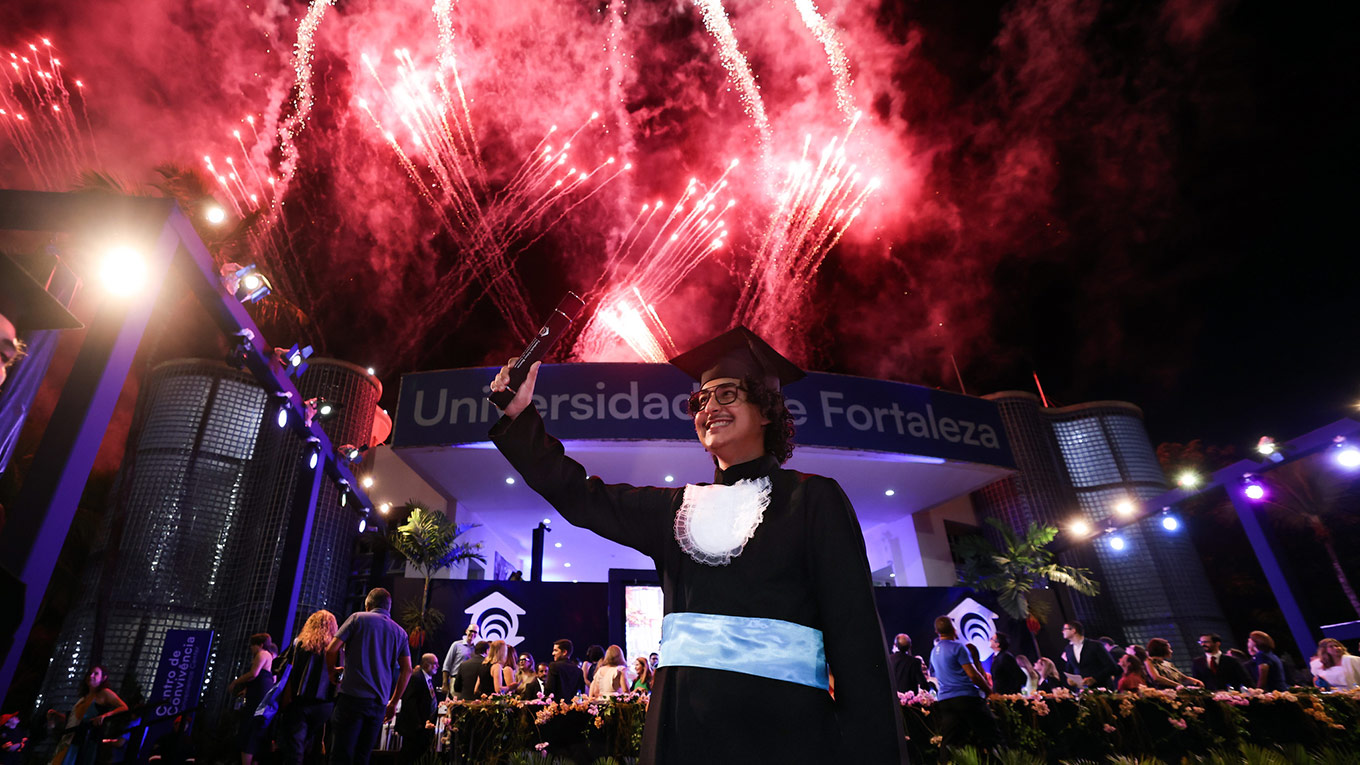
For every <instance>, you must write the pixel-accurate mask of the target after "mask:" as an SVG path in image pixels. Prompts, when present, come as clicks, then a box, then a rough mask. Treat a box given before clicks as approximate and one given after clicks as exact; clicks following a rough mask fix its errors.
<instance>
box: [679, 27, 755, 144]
mask: <svg viewBox="0 0 1360 765" xmlns="http://www.w3.org/2000/svg"><path fill="white" fill-rule="evenodd" d="M696 4H697V5H698V6H699V11H700V13H701V14H702V15H703V18H704V26H705V27H707V28H708V32H709V34H711V35H713V38H714V39H715V40H717V42H718V58H719V60H721V61H722V64H723V66H724V67H726V68H727V75H728V77H730V78H731V80H732V83H733V84H734V85H736V87H737V90H738V93H739V95H740V97H741V105H742V107H743V108H745V109H746V114H747V115H748V116H749V117H750V118H751V120H752V121H753V122H755V128H756V131H757V132H759V133H760V145H761V149H762V151H764V150H768V148H769V146H770V120H769V118H768V117H766V116H765V102H764V100H763V99H761V97H760V85H758V84H757V83H756V78H755V75H753V74H751V64H750V63H749V62H748V61H747V60H746V55H745V54H744V53H742V52H741V47H740V46H739V45H738V44H737V35H736V33H735V32H734V31H732V22H731V20H730V19H728V18H727V10H726V9H725V8H723V4H722V0H696Z"/></svg>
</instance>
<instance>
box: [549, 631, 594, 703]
mask: <svg viewBox="0 0 1360 765" xmlns="http://www.w3.org/2000/svg"><path fill="white" fill-rule="evenodd" d="M572 650H573V646H572V644H571V641H570V640H567V639H566V638H563V639H561V640H558V641H555V642H554V643H553V648H552V657H553V660H552V663H551V664H549V665H548V680H547V682H545V683H544V684H543V692H544V694H545V695H547V696H552V697H554V698H556V699H557V700H559V701H561V700H565V699H571V698H572V697H574V696H576V694H578V693H581V692H582V691H584V690H585V689H586V678H585V675H584V674H582V673H581V668H580V667H578V666H576V662H574V661H572V660H571V652H572Z"/></svg>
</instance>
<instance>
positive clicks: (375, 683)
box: [231, 588, 658, 765]
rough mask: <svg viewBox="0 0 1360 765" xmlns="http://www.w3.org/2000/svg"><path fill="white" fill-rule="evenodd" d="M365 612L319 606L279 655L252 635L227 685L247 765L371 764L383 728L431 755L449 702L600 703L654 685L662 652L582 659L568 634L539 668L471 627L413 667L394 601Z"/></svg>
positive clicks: (405, 747) (404, 751) (410, 750)
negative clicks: (339, 613)
mask: <svg viewBox="0 0 1360 765" xmlns="http://www.w3.org/2000/svg"><path fill="white" fill-rule="evenodd" d="M365 605H366V607H367V608H366V610H365V611H360V612H356V613H354V614H351V615H350V617H349V618H348V619H346V620H345V622H344V624H340V625H337V622H336V618H335V616H334V615H333V614H331V613H330V612H329V611H324V610H323V611H317V612H316V613H314V614H312V615H311V617H310V618H308V620H307V623H306V625H305V626H304V627H303V629H302V631H301V632H300V633H299V634H298V636H297V638H296V639H295V640H294V641H293V642H292V643H291V644H290V646H289V648H288V650H287V651H284V652H283V653H280V652H279V649H278V647H277V646H275V645H274V644H273V642H272V641H271V640H270V636H269V635H266V634H258V635H254V636H252V637H251V638H250V641H249V656H248V658H247V661H246V666H245V671H244V672H243V673H242V674H241V675H240V676H239V677H237V678H236V679H235V680H233V681H232V684H231V690H232V692H234V693H237V694H238V695H239V696H240V697H241V698H242V699H243V703H242V705H241V707H240V710H239V712H238V714H239V716H240V721H239V727H238V735H237V744H238V746H239V749H240V754H241V763H242V765H252V763H253V762H255V761H256V760H257V759H259V758H260V757H261V756H262V755H265V754H267V753H269V752H270V751H271V749H272V750H274V751H277V752H278V760H279V761H280V762H283V763H302V762H304V761H307V760H308V759H309V757H311V758H317V757H319V756H320V755H321V754H323V753H324V754H325V755H326V756H327V758H328V761H329V762H332V763H365V762H367V761H368V759H369V755H370V753H371V752H372V751H373V750H374V749H375V748H376V747H377V745H378V743H379V739H380V735H381V731H382V727H383V725H384V724H385V723H387V722H392V724H393V725H392V728H393V730H394V731H395V732H396V733H397V734H398V735H399V736H400V749H399V751H398V755H397V757H398V760H399V762H402V763H413V762H416V761H418V760H420V759H421V758H423V757H424V756H425V755H427V754H428V753H429V752H430V751H431V749H432V748H433V746H434V740H435V732H436V730H437V720H438V715H439V709H440V705H441V703H442V702H444V701H445V700H456V701H473V700H477V699H482V698H491V697H514V698H520V699H539V698H546V697H550V696H551V697H553V698H556V699H569V698H573V697H575V696H577V695H582V694H585V695H588V696H590V697H592V698H600V697H604V696H611V695H617V694H620V693H624V692H628V691H650V690H651V681H652V676H653V672H654V670H655V669H656V662H657V660H658V657H657V654H655V653H653V654H651V655H650V656H648V657H641V656H640V657H636V658H635V659H634V661H633V662H632V663H631V664H629V663H628V662H626V661H625V658H624V654H623V650H622V649H621V648H619V646H617V645H611V646H609V647H608V648H604V647H601V646H598V645H592V646H590V647H589V648H587V649H586V653H585V658H584V660H582V661H579V662H578V661H576V660H575V659H574V658H573V656H574V650H575V649H574V646H573V645H572V642H571V641H570V640H567V639H565V638H564V639H561V640H557V641H555V642H554V643H553V646H552V659H551V661H547V662H538V661H535V659H534V656H533V655H532V654H530V653H528V652H524V653H520V652H519V651H517V650H516V648H515V646H512V645H510V644H509V643H507V642H506V641H504V640H491V641H486V640H479V639H478V637H479V631H478V627H477V625H476V624H472V625H469V626H468V627H467V629H466V630H464V632H463V637H462V639H460V640H458V641H455V642H454V643H453V644H452V645H451V646H450V647H449V649H448V651H447V652H446V654H445V656H444V659H443V661H441V660H440V658H439V657H438V656H437V655H435V654H433V653H427V654H424V655H423V656H421V657H419V660H418V662H416V663H415V664H414V665H413V663H412V659H413V657H412V655H411V653H410V648H409V641H408V636H407V633H406V631H405V630H404V629H402V628H401V627H400V626H399V625H398V624H397V623H396V622H395V621H393V620H392V617H391V595H390V594H389V593H388V592H387V591H386V590H384V589H381V588H379V589H375V590H373V591H372V592H370V593H369V595H368V598H367V600H366V602H365ZM276 683H277V684H278V686H277V687H275V686H276ZM327 730H328V731H329V735H323V732H324V731H327ZM271 742H272V745H271ZM323 742H324V747H323Z"/></svg>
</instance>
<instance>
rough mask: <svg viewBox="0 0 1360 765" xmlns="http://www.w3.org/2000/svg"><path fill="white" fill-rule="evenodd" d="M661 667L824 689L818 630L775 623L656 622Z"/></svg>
mask: <svg viewBox="0 0 1360 765" xmlns="http://www.w3.org/2000/svg"><path fill="white" fill-rule="evenodd" d="M659 653H660V654H661V655H660V657H659V658H660V662H659V664H658V666H660V667H700V668H703V669H725V670H728V671H730V672H742V673H744V674H747V675H756V676H757V677H768V678H770V679H772V680H783V681H785V682H789V683H797V684H799V685H809V686H812V687H813V688H821V689H822V690H827V689H828V688H829V687H830V686H829V683H828V682H827V671H826V647H825V645H823V643H822V631H821V630H815V629H813V628H811V627H804V626H803V625H801V624H794V623H793V622H786V621H781V620H779V619H756V618H752V617H748V616H722V615H719V614H696V613H674V614H666V617H665V618H664V619H662V620H661V650H660V651H659Z"/></svg>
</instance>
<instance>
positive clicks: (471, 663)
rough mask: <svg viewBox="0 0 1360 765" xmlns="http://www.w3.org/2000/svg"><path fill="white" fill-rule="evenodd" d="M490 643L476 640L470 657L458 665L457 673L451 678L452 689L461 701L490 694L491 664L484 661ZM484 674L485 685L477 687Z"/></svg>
mask: <svg viewBox="0 0 1360 765" xmlns="http://www.w3.org/2000/svg"><path fill="white" fill-rule="evenodd" d="M490 647H491V644H490V643H488V642H486V641H485V640H479V641H477V645H475V646H473V648H472V658H470V659H467V660H466V661H464V662H463V663H462V664H459V665H458V674H457V675H456V676H455V677H454V679H453V690H454V692H456V693H457V694H458V698H460V699H462V700H463V701H472V700H473V699H475V698H478V697H479V696H481V695H483V694H486V695H490V694H491V665H490V664H487V662H486V649H487V648H490ZM482 675H486V681H485V685H484V686H482V687H481V688H478V687H477V686H478V683H481V682H482Z"/></svg>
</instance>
